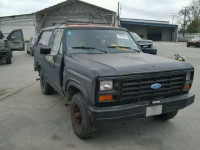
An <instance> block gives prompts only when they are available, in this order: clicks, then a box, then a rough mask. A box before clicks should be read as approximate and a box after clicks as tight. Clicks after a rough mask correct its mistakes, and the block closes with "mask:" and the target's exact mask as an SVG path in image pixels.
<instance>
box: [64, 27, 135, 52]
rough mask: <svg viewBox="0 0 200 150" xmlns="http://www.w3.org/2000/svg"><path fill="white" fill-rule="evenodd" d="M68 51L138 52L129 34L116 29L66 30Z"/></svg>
mask: <svg viewBox="0 0 200 150" xmlns="http://www.w3.org/2000/svg"><path fill="white" fill-rule="evenodd" d="M67 52H68V53H123V52H134V53H135V52H139V48H138V47H137V45H136V44H135V42H134V40H133V39H132V37H131V36H130V34H129V33H128V32H126V31H118V30H68V31H67Z"/></svg>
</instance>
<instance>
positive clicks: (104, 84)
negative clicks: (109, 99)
mask: <svg viewBox="0 0 200 150" xmlns="http://www.w3.org/2000/svg"><path fill="white" fill-rule="evenodd" d="M112 89H113V81H112V80H107V81H100V91H109V90H112Z"/></svg>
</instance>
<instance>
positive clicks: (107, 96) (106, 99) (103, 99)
mask: <svg viewBox="0 0 200 150" xmlns="http://www.w3.org/2000/svg"><path fill="white" fill-rule="evenodd" d="M112 99H113V96H112V95H104V96H99V102H105V101H110V100H112Z"/></svg>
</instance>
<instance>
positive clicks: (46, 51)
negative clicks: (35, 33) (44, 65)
mask: <svg viewBox="0 0 200 150" xmlns="http://www.w3.org/2000/svg"><path fill="white" fill-rule="evenodd" d="M50 53H51V48H49V47H41V48H40V54H44V55H48V54H50Z"/></svg>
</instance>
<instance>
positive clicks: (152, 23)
mask: <svg viewBox="0 0 200 150" xmlns="http://www.w3.org/2000/svg"><path fill="white" fill-rule="evenodd" d="M120 22H121V24H122V25H123V24H134V25H144V26H159V27H172V28H177V27H178V25H174V24H170V23H169V22H168V21H158V20H142V19H129V18H121V19H120Z"/></svg>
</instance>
